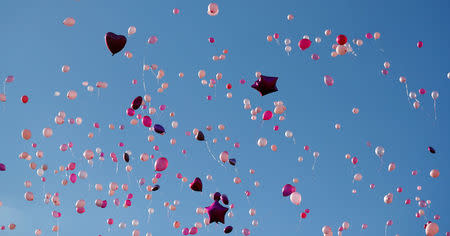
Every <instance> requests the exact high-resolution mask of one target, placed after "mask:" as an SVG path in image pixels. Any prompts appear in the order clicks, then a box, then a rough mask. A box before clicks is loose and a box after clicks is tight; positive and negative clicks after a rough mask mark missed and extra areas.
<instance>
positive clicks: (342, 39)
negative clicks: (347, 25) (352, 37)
mask: <svg viewBox="0 0 450 236" xmlns="http://www.w3.org/2000/svg"><path fill="white" fill-rule="evenodd" d="M336 42H337V43H338V44H339V45H344V44H346V43H347V37H346V36H345V35H343V34H340V35H338V36H337V37H336Z"/></svg>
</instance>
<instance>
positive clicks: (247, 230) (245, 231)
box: [242, 229, 250, 236]
mask: <svg viewBox="0 0 450 236" xmlns="http://www.w3.org/2000/svg"><path fill="white" fill-rule="evenodd" d="M242 234H243V235H245V236H248V235H250V230H249V229H243V230H242Z"/></svg>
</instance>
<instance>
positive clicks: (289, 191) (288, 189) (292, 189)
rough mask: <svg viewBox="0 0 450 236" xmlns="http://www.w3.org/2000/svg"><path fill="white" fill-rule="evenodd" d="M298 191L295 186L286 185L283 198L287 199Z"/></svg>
mask: <svg viewBox="0 0 450 236" xmlns="http://www.w3.org/2000/svg"><path fill="white" fill-rule="evenodd" d="M295 191H296V189H295V187H294V186H292V185H290V184H286V185H284V187H283V189H282V192H283V197H287V196H289V195H291V194H292V193H293V192H295Z"/></svg>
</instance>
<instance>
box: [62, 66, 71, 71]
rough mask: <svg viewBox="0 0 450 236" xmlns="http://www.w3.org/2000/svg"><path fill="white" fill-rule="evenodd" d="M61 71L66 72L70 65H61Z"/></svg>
mask: <svg viewBox="0 0 450 236" xmlns="http://www.w3.org/2000/svg"><path fill="white" fill-rule="evenodd" d="M61 71H62V72H64V73H67V72H69V71H70V66H68V65H63V67H62V68H61Z"/></svg>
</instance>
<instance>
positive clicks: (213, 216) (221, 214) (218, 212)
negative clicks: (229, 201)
mask: <svg viewBox="0 0 450 236" xmlns="http://www.w3.org/2000/svg"><path fill="white" fill-rule="evenodd" d="M205 209H206V211H207V212H208V215H209V222H210V223H213V222H216V223H219V222H220V223H222V224H225V214H226V213H227V211H228V208H226V207H224V206H222V205H220V203H219V201H214V203H213V204H211V206H209V207H205Z"/></svg>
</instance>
